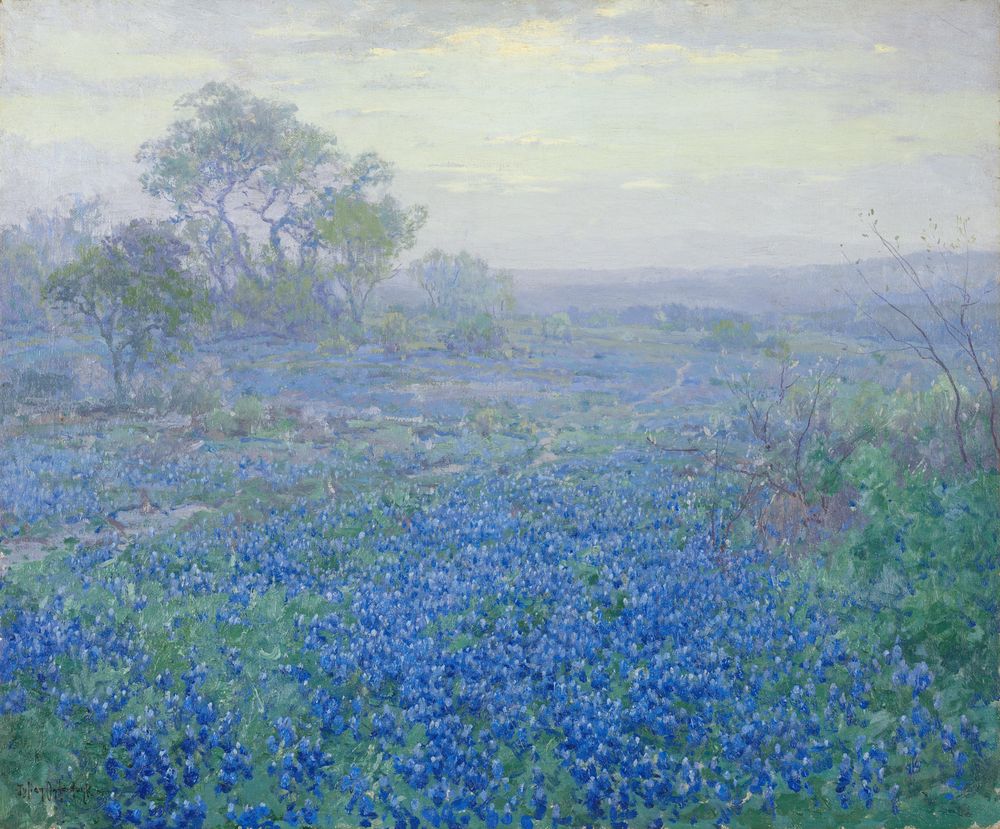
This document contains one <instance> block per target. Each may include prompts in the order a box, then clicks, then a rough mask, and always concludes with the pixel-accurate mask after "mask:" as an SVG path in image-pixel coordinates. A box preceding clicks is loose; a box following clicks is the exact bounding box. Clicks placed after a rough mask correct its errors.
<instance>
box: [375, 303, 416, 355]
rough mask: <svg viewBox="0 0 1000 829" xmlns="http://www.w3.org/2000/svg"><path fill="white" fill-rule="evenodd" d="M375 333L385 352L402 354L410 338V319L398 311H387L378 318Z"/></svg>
mask: <svg viewBox="0 0 1000 829" xmlns="http://www.w3.org/2000/svg"><path fill="white" fill-rule="evenodd" d="M377 334H378V342H379V345H381V346H382V350H383V351H385V353H386V354H402V353H404V352H405V351H406V344H407V341H408V340H409V338H410V321H409V319H407V317H406V316H405V315H404V314H401V313H400V312H399V311H389V312H388V313H387V314H385V315H384V316H383V317H382V319H381V320H379V324H378V329H377Z"/></svg>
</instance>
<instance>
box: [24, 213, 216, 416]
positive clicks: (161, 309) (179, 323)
mask: <svg viewBox="0 0 1000 829" xmlns="http://www.w3.org/2000/svg"><path fill="white" fill-rule="evenodd" d="M187 253H188V248H187V246H186V245H185V244H184V243H183V242H181V241H180V240H179V239H178V238H177V237H176V236H175V235H174V233H173V230H172V228H171V227H170V226H169V225H168V224H156V223H153V222H148V221H145V220H134V221H132V222H130V223H129V224H128V225H125V226H123V227H120V228H118V229H117V230H116V231H114V232H113V233H112V234H111V235H110V236H107V237H105V239H104V240H103V242H102V243H101V244H100V245H92V246H90V247H87V248H85V249H83V250H82V251H81V252H80V255H79V257H78V258H77V259H76V260H74V261H73V262H71V263H70V264H68V265H66V266H64V267H62V268H59V269H58V270H56V271H54V272H53V273H52V274H50V276H49V277H48V279H47V280H46V282H45V285H44V287H43V289H42V296H43V298H44V299H45V300H46V301H47V302H50V303H52V304H53V305H55V306H57V307H59V308H61V309H63V310H65V311H66V312H68V313H69V314H70V315H72V316H75V317H77V318H79V319H81V320H83V321H84V322H85V323H86V324H87V325H89V326H90V327H92V328H93V329H95V332H96V333H97V334H98V335H99V336H100V337H101V339H102V340H103V341H104V344H105V346H106V347H107V349H108V352H109V354H110V356H111V366H112V375H113V377H114V381H115V386H116V389H117V391H118V394H119V397H121V398H123V397H124V396H125V393H126V390H127V384H128V383H129V381H130V380H131V379H132V377H133V375H134V373H135V369H136V366H137V365H138V364H139V362H140V361H142V360H148V361H151V362H158V361H163V360H170V359H175V358H176V356H177V354H178V352H179V351H182V350H185V349H189V348H190V346H191V339H190V337H191V333H192V327H193V326H194V325H195V324H197V323H199V322H205V321H207V320H208V317H209V307H208V305H207V303H206V301H205V299H204V297H203V296H202V292H201V291H200V289H199V288H198V286H197V285H196V284H195V282H194V281H193V280H192V279H191V278H190V277H189V275H188V273H187V271H186V270H185V265H184V257H185V256H186V254H187Z"/></svg>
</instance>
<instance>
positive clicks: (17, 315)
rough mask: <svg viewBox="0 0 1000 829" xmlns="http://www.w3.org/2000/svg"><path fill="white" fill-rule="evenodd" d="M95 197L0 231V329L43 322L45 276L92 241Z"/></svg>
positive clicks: (97, 219) (98, 206) (97, 216)
mask: <svg viewBox="0 0 1000 829" xmlns="http://www.w3.org/2000/svg"><path fill="white" fill-rule="evenodd" d="M101 210H102V202H101V200H100V199H99V198H93V199H77V200H75V201H74V203H73V204H72V205H71V206H70V207H69V209H65V210H54V211H51V212H45V211H41V210H38V211H35V212H33V213H32V214H31V215H30V216H28V218H27V220H26V221H25V222H24V223H23V224H12V225H6V226H4V227H0V324H3V326H4V327H5V328H6V327H11V326H14V325H24V324H27V325H29V326H32V325H35V326H40V325H43V324H44V323H45V318H44V313H43V308H42V304H41V297H40V293H39V292H40V289H41V286H42V283H43V282H44V281H45V276H46V275H47V274H48V273H50V272H51V271H52V270H54V269H55V268H57V267H59V266H61V265H64V264H66V263H67V262H69V261H70V260H71V259H72V258H73V256H74V255H75V254H76V251H77V249H78V248H79V247H80V246H81V245H83V244H89V243H91V242H93V240H94V238H95V236H96V234H97V232H98V230H97V228H98V227H99V226H100V224H101V222H102V216H101Z"/></svg>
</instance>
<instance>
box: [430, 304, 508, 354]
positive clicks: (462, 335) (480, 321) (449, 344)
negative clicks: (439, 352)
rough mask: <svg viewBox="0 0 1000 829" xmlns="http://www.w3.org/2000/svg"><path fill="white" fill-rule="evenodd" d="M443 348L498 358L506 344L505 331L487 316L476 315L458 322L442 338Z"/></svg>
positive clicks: (497, 322) (498, 323)
mask: <svg viewBox="0 0 1000 829" xmlns="http://www.w3.org/2000/svg"><path fill="white" fill-rule="evenodd" d="M444 344H445V347H446V348H447V349H448V350H449V351H457V352H459V353H461V354H478V355H483V356H487V355H489V356H498V355H500V354H502V352H503V349H504V347H505V346H506V344H507V331H506V329H505V328H504V327H503V326H502V325H501V324H500V322H499V321H498V320H496V319H495V318H494V317H491V316H490V315H489V314H477V315H476V316H474V317H467V318H465V319H462V320H459V322H458V323H457V324H456V325H455V326H454V327H453V328H452V329H451V330H450V331H448V332H447V333H446V334H445V336H444Z"/></svg>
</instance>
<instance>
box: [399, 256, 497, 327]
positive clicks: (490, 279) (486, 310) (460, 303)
mask: <svg viewBox="0 0 1000 829" xmlns="http://www.w3.org/2000/svg"><path fill="white" fill-rule="evenodd" d="M410 276H411V277H412V279H413V280H414V281H415V282H416V283H417V285H419V286H420V288H421V289H422V290H423V291H424V293H425V294H427V301H428V305H429V306H430V309H431V311H433V312H434V313H437V314H439V315H441V316H444V317H446V318H448V319H457V318H459V317H463V316H475V315H477V314H489V315H490V316H493V317H500V316H503V315H504V314H506V313H507V312H508V311H510V309H511V308H512V307H513V305H514V293H513V277H512V276H511V274H510V272H509V271H505V270H497V269H495V268H491V267H490V266H489V264H488V263H487V262H486V260H485V259H482V258H481V257H478V256H473V255H472V254H470V253H468V252H466V251H462V252H461V253H458V254H449V253H445V252H444V251H442V250H439V249H435V250H432V251H431V252H430V253H428V254H426V255H425V256H423V257H422V258H421V259H418V260H417V261H415V262H413V263H412V264H411V265H410Z"/></svg>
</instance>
